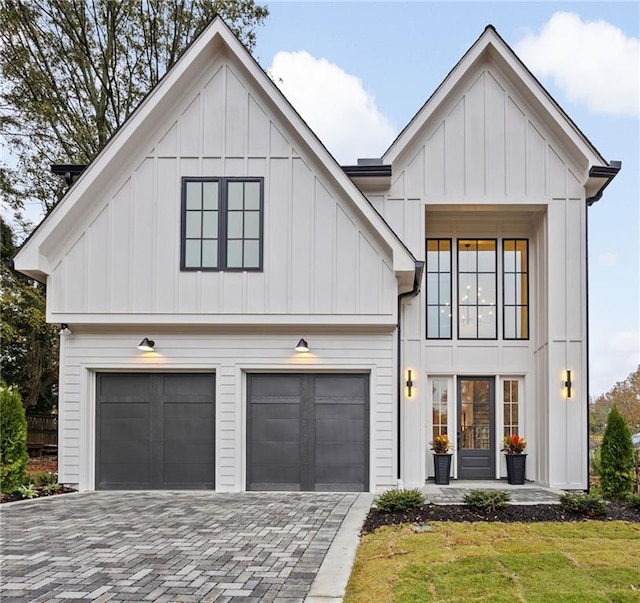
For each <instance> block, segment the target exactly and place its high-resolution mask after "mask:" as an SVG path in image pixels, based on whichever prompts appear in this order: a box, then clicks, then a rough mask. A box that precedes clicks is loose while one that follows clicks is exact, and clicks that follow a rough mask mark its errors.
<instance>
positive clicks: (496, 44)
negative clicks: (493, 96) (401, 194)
mask: <svg viewBox="0 0 640 603" xmlns="http://www.w3.org/2000/svg"><path fill="white" fill-rule="evenodd" d="M487 54H489V55H490V56H491V58H492V60H493V61H494V62H496V63H498V64H499V66H500V67H501V68H502V69H503V70H504V71H505V72H506V73H507V74H508V75H510V76H511V77H512V78H514V79H515V81H517V82H519V83H521V84H522V85H524V87H525V92H526V94H527V97H528V100H530V101H532V102H533V104H534V105H536V106H537V107H538V108H540V109H542V111H543V112H544V113H545V114H546V115H547V116H548V117H549V118H550V119H552V120H553V123H555V124H556V125H557V127H558V128H559V129H560V131H561V132H562V135H563V137H564V139H565V140H566V141H567V142H568V146H569V148H571V150H572V151H573V152H574V153H578V154H579V155H580V156H581V157H583V158H584V159H585V161H586V163H587V165H588V168H587V170H586V172H585V182H584V184H585V186H586V193H587V197H588V198H591V199H594V198H595V196H596V195H597V194H599V193H600V192H601V190H602V189H603V188H604V186H606V184H608V182H609V181H610V178H612V177H613V176H610V175H609V176H608V177H609V180H608V181H605V179H604V177H602V176H600V177H593V176H592V174H591V173H589V172H590V170H591V168H593V167H594V166H598V167H603V168H610V171H612V172H613V175H615V173H617V171H618V170H619V169H620V164H619V162H611V164H610V163H609V162H608V161H607V160H606V159H605V158H604V157H603V156H602V155H601V154H600V152H599V151H598V149H596V148H595V146H594V145H593V144H592V143H591V142H590V141H589V139H588V138H587V137H586V136H585V135H584V134H583V132H582V131H581V130H580V128H578V126H577V125H576V124H575V123H574V122H573V120H572V119H571V118H570V117H569V116H568V115H567V114H566V113H565V112H564V110H563V109H562V108H561V107H560V105H559V104H558V103H557V102H556V100H555V99H554V98H553V97H552V96H551V94H549V92H548V91H547V90H546V89H545V87H544V86H543V85H542V84H541V83H540V82H539V81H538V80H537V78H536V77H535V76H534V75H533V74H532V73H531V71H529V69H528V68H527V66H526V65H525V64H524V63H523V62H522V61H521V60H520V58H519V57H518V55H516V53H515V52H514V51H513V49H512V48H511V47H510V46H509V45H508V44H507V43H506V42H505V41H504V39H503V38H502V37H501V36H500V34H499V33H498V32H497V31H496V29H495V27H494V26H493V25H487V26H486V27H485V29H484V31H483V32H482V34H481V35H480V37H479V38H478V39H477V40H476V41H475V42H474V43H473V44H472V46H471V47H470V48H469V50H467V52H466V53H465V54H464V55H463V57H462V58H461V59H460V60H459V61H458V63H457V64H456V65H455V66H454V68H453V69H452V70H451V71H450V72H449V73H448V74H447V76H446V77H445V79H444V80H443V81H442V83H441V84H440V85H439V86H438V87H437V88H436V90H435V91H434V93H433V94H432V95H431V96H430V97H429V98H428V99H427V101H426V102H425V103H424V105H422V107H421V108H420V109H419V111H418V112H417V113H416V114H415V115H414V117H413V118H412V119H411V121H410V122H409V123H408V124H407V125H406V126H405V128H404V129H403V130H402V131H401V132H400V134H398V136H397V137H396V139H395V140H394V141H393V142H392V143H391V146H390V147H389V148H388V149H387V150H386V151H385V152H384V154H383V155H382V159H383V162H384V163H393V162H394V161H395V160H396V159H397V158H398V157H399V155H400V154H401V153H402V152H403V151H404V149H406V148H407V147H408V146H409V145H410V144H411V143H412V141H413V140H414V139H415V137H416V136H417V135H418V134H419V132H420V131H421V129H422V128H423V127H424V125H425V124H426V123H427V121H428V120H429V118H430V117H431V116H432V115H433V113H434V112H435V111H436V109H437V108H438V107H439V106H440V105H441V104H442V103H443V102H444V100H445V99H446V98H447V96H448V95H449V94H450V93H451V92H452V90H453V89H454V88H455V86H456V85H457V84H458V83H459V82H460V81H461V80H462V78H463V77H464V76H465V75H466V74H467V73H468V72H469V71H470V70H472V69H473V67H474V66H475V65H476V64H478V63H479V62H480V61H482V60H483V59H484V58H485V57H486V56H487ZM603 185H604V186H603Z"/></svg>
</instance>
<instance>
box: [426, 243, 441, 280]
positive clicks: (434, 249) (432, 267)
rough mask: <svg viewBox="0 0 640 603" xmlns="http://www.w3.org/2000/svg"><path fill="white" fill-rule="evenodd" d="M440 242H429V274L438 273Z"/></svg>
mask: <svg viewBox="0 0 640 603" xmlns="http://www.w3.org/2000/svg"><path fill="white" fill-rule="evenodd" d="M438 256H439V254H438V241H437V240H428V241H427V272H438Z"/></svg>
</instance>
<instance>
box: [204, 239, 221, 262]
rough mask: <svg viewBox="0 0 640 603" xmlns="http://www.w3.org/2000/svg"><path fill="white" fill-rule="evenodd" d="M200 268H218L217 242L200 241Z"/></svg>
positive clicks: (214, 240)
mask: <svg viewBox="0 0 640 603" xmlns="http://www.w3.org/2000/svg"><path fill="white" fill-rule="evenodd" d="M202 267H203V268H217V267H218V241H217V240H216V239H212V240H207V241H202Z"/></svg>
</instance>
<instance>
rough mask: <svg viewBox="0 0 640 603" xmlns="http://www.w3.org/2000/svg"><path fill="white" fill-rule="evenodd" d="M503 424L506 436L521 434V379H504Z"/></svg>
mask: <svg viewBox="0 0 640 603" xmlns="http://www.w3.org/2000/svg"><path fill="white" fill-rule="evenodd" d="M502 401H503V413H504V414H503V425H504V436H505V437H508V436H512V435H519V431H518V429H519V418H518V402H519V381H518V380H517V379H505V380H504V381H503V398H502Z"/></svg>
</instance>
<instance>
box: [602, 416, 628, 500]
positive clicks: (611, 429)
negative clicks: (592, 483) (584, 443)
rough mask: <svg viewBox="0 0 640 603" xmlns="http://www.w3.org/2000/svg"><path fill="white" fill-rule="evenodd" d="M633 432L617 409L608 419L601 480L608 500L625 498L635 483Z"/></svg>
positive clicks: (603, 441) (603, 447) (603, 440)
mask: <svg viewBox="0 0 640 603" xmlns="http://www.w3.org/2000/svg"><path fill="white" fill-rule="evenodd" d="M633 465H634V459H633V445H632V443H631V431H630V430H629V426H628V425H627V423H626V421H625V420H624V417H623V416H622V415H621V414H620V411H619V410H618V408H617V407H615V406H614V407H613V408H612V409H611V412H610V413H609V418H608V419H607V428H606V429H605V432H604V438H603V439H602V452H601V461H600V478H601V485H602V491H603V493H604V495H605V497H606V498H625V497H626V496H627V495H628V494H630V493H631V492H632V491H633V485H634V483H635V473H634V467H633Z"/></svg>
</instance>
